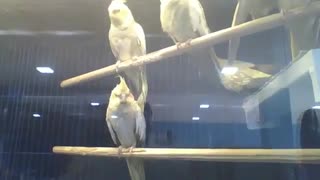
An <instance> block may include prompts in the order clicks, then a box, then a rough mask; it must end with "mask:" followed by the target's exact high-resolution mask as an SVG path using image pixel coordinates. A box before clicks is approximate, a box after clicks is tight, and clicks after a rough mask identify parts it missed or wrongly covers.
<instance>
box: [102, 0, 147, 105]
mask: <svg viewBox="0 0 320 180" xmlns="http://www.w3.org/2000/svg"><path fill="white" fill-rule="evenodd" d="M125 2H126V1H125V0H113V1H112V2H111V4H110V5H109V7H108V13H109V18H110V22H111V24H110V30H109V41H110V47H111V50H112V53H113V55H114V56H115V57H116V59H117V64H118V63H119V62H123V61H128V60H130V59H136V58H137V57H138V56H142V55H145V54H146V39H145V34H144V31H143V28H142V27H141V26H140V24H138V23H137V22H136V21H135V20H134V17H133V15H132V13H131V11H130V9H129V8H128V6H127V5H126V4H125ZM121 75H122V76H123V77H124V78H125V79H126V82H127V83H128V86H129V88H130V89H131V91H132V93H133V95H134V97H135V99H137V101H138V103H139V105H140V107H141V109H144V104H145V102H146V98H147V94H148V82H147V77H146V67H145V66H141V67H137V68H131V69H127V70H125V71H124V72H123V74H121Z"/></svg>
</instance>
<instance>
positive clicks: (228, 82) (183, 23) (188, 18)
mask: <svg viewBox="0 0 320 180" xmlns="http://www.w3.org/2000/svg"><path fill="white" fill-rule="evenodd" d="M160 2H161V6H160V21H161V27H162V30H163V31H164V32H165V33H167V34H168V35H169V36H170V37H171V39H172V40H173V41H174V42H175V43H176V44H177V46H178V48H179V47H180V46H181V45H182V43H185V44H188V43H189V41H190V40H191V39H194V38H197V37H200V36H204V35H207V34H209V33H210V29H209V28H208V25H207V22H206V17H205V13H204V10H203V7H202V5H201V3H200V2H199V0H160ZM197 52H200V50H197ZM205 52H208V53H209V55H210V58H211V60H212V62H213V64H214V67H215V68H216V69H215V70H216V71H217V73H218V75H219V78H220V80H221V82H222V84H223V85H224V87H225V88H226V89H229V90H232V91H241V90H242V88H243V87H244V86H245V85H246V84H248V83H250V81H251V80H252V77H250V76H249V75H248V74H245V73H242V72H243V71H242V72H239V73H238V74H234V75H224V74H222V73H221V70H222V69H221V66H227V61H226V60H222V59H221V58H218V57H217V55H216V53H215V50H214V48H208V49H205ZM201 53H203V52H202V51H201ZM192 54H194V53H192ZM233 66H236V67H237V68H239V69H241V70H245V71H246V72H249V71H250V72H253V71H254V72H256V70H253V69H251V68H252V67H253V66H254V65H253V64H251V63H246V62H242V61H234V64H233ZM256 74H257V73H256ZM261 74H264V73H262V72H261ZM267 77H269V75H267Z"/></svg>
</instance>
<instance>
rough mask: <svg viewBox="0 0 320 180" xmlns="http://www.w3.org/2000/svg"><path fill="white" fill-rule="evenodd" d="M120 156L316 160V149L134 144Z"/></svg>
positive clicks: (319, 152)
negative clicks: (154, 146)
mask: <svg viewBox="0 0 320 180" xmlns="http://www.w3.org/2000/svg"><path fill="white" fill-rule="evenodd" d="M53 152H54V153H58V154H69V155H83V156H104V157H119V155H118V148H105V147H66V146H56V147H54V148H53ZM120 156H121V157H139V158H147V159H170V160H174V159H178V160H196V161H217V162H261V163H309V164H320V149H182V148H180V149H171V148H170V149H166V148H135V149H134V150H133V152H132V153H131V154H130V153H122V154H121V155H120Z"/></svg>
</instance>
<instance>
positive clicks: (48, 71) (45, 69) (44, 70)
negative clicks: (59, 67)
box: [37, 67, 54, 74]
mask: <svg viewBox="0 0 320 180" xmlns="http://www.w3.org/2000/svg"><path fill="white" fill-rule="evenodd" d="M37 70H38V71H39V72H40V73H45V74H52V73H54V70H53V69H51V68H50V67H37Z"/></svg>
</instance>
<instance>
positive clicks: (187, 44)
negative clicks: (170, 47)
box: [176, 39, 192, 49]
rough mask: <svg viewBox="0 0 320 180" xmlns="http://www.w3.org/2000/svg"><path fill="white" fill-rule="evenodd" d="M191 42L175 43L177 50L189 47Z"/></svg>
mask: <svg viewBox="0 0 320 180" xmlns="http://www.w3.org/2000/svg"><path fill="white" fill-rule="evenodd" d="M191 41H192V39H188V40H187V41H185V42H182V43H181V42H177V43H176V45H177V48H178V49H181V48H183V47H187V46H190V45H191Z"/></svg>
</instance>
